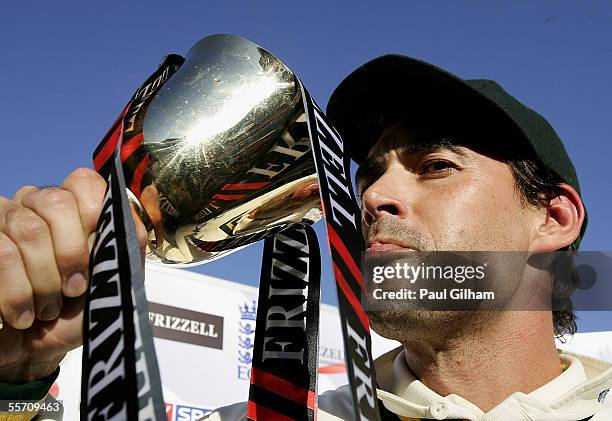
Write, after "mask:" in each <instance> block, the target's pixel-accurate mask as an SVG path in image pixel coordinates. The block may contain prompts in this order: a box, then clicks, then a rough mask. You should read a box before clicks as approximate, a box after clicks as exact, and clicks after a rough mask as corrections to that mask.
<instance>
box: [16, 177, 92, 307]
mask: <svg viewBox="0 0 612 421" xmlns="http://www.w3.org/2000/svg"><path fill="white" fill-rule="evenodd" d="M20 201H21V204H22V205H23V206H25V207H26V208H28V209H31V210H32V211H33V212H34V213H36V214H37V215H38V216H40V217H41V218H42V219H43V220H44V221H45V222H46V224H47V225H48V227H49V229H50V232H51V238H52V240H53V249H54V253H55V259H56V262H57V267H58V270H59V273H60V275H61V278H62V281H63V282H62V291H63V293H64V295H66V296H67V297H78V296H79V295H81V294H83V293H84V292H85V290H86V288H87V280H86V276H85V273H87V264H88V249H87V237H86V236H85V233H84V231H83V226H82V225H81V217H80V215H79V209H78V206H77V202H76V199H75V197H74V196H73V194H72V193H71V192H69V191H68V190H64V189H60V188H44V189H35V190H30V191H29V192H28V193H26V194H24V195H23V196H22V197H21V199H20Z"/></svg>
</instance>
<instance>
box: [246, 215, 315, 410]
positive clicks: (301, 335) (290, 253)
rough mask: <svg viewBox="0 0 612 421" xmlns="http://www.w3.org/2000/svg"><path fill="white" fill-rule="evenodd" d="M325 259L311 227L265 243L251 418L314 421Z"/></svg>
mask: <svg viewBox="0 0 612 421" xmlns="http://www.w3.org/2000/svg"><path fill="white" fill-rule="evenodd" d="M320 291H321V257H320V254H319V243H318V240H317V236H316V234H315V232H314V230H313V229H312V227H310V226H308V225H306V226H303V227H294V228H290V229H286V230H284V231H281V232H279V233H277V234H275V235H274V236H272V237H268V238H266V240H265V244H264V252H263V259H262V268H261V277H260V284H259V300H258V303H257V328H256V333H255V347H254V349H253V362H252V368H251V387H250V389H249V401H248V409H247V418H248V419H249V420H253V421H258V420H259V421H266V420H299V421H314V420H315V419H316V407H317V366H318V359H319V351H318V350H319V303H320Z"/></svg>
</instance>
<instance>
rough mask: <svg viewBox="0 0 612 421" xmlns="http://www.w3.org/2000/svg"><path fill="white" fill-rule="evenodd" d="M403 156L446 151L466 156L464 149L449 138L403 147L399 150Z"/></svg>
mask: <svg viewBox="0 0 612 421" xmlns="http://www.w3.org/2000/svg"><path fill="white" fill-rule="evenodd" d="M401 149H402V150H401V152H402V153H403V154H417V153H433V152H438V151H441V150H447V151H450V152H453V153H455V154H457V155H460V156H463V157H465V156H468V153H467V152H466V150H465V148H464V147H462V146H460V145H458V144H457V143H456V142H455V141H453V140H452V139H450V138H447V137H442V138H438V139H435V140H429V141H422V142H416V143H411V144H409V145H405V146H403V147H402V148H401Z"/></svg>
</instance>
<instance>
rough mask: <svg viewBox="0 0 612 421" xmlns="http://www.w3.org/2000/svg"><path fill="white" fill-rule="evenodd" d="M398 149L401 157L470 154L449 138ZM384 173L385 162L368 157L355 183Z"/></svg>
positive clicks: (357, 172)
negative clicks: (442, 152)
mask: <svg viewBox="0 0 612 421" xmlns="http://www.w3.org/2000/svg"><path fill="white" fill-rule="evenodd" d="M384 139H385V138H382V139H381V142H382V141H384ZM397 149H398V153H399V154H401V155H405V154H412V155H415V154H429V153H434V152H439V151H443V150H447V151H450V152H452V153H455V154H457V155H459V156H461V157H467V156H468V153H467V152H466V149H465V147H462V146H460V145H458V144H457V143H456V142H455V141H453V140H452V139H451V138H449V137H440V138H436V139H427V140H423V141H419V142H416V143H411V144H409V145H402V146H401V147H398V148H397ZM384 171H385V164H384V162H382V160H381V159H376V158H372V157H367V158H366V160H365V162H364V163H363V164H361V165H360V166H359V167H358V168H357V171H356V172H355V181H356V182H357V183H359V182H360V181H361V180H363V179H367V178H369V177H375V176H377V175H380V174H382V173H383V172H384Z"/></svg>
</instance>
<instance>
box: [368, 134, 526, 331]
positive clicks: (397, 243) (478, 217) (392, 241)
mask: <svg viewBox="0 0 612 421" xmlns="http://www.w3.org/2000/svg"><path fill="white" fill-rule="evenodd" d="M432 139H434V141H432ZM494 141H495V139H491V142H494ZM357 188H358V190H359V192H360V193H361V198H362V228H363V235H364V238H365V239H366V247H367V249H366V253H369V254H370V253H372V254H373V253H385V252H388V251H400V250H408V249H416V250H420V251H525V250H530V249H531V242H532V239H533V234H534V232H535V231H534V230H535V227H536V223H535V221H536V217H537V215H538V213H537V212H538V211H537V209H535V208H533V207H531V206H525V205H524V203H523V202H522V201H521V198H520V193H519V192H518V191H517V190H516V188H515V181H514V176H513V174H512V172H511V170H510V167H509V166H508V165H507V164H506V163H504V162H502V161H500V160H498V159H495V158H494V157H492V155H491V156H489V155H485V154H483V153H482V152H479V151H477V150H476V149H473V148H470V147H466V146H460V145H458V144H456V143H453V142H452V141H449V140H444V139H442V141H435V138H432V137H431V136H427V135H426V133H424V132H421V131H416V130H410V129H407V128H405V127H404V126H402V125H392V126H389V127H388V128H387V129H386V130H385V131H384V132H383V134H382V135H381V137H380V139H379V141H378V143H377V144H376V146H375V147H374V148H373V149H372V150H371V151H370V154H369V156H368V160H367V162H366V163H365V164H364V165H362V166H361V167H360V169H359V170H358V173H357ZM372 254H370V256H372ZM496 281H499V282H503V281H502V280H501V279H497V280H496ZM368 314H369V316H370V319H371V321H372V324H373V326H374V329H375V330H376V331H377V332H378V333H380V334H382V335H383V336H387V337H390V338H392V339H397V340H400V341H404V340H409V336H410V335H419V334H421V333H423V332H427V331H431V330H438V331H439V329H447V330H448V331H449V332H448V333H449V334H451V331H452V330H455V331H457V329H463V328H467V329H475V328H477V326H481V325H482V320H483V318H487V317H491V314H486V312H450V311H414V310H412V311H410V310H402V309H401V308H398V307H394V305H393V304H389V307H388V308H387V310H386V311H376V312H370V311H368Z"/></svg>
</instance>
